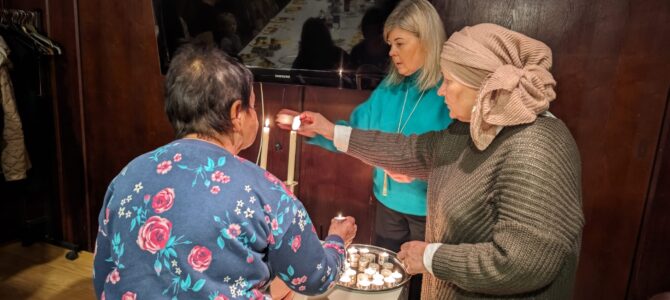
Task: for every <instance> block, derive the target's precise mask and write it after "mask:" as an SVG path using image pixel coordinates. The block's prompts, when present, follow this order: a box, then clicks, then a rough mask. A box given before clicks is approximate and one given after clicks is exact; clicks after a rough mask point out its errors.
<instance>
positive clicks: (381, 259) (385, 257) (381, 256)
mask: <svg viewBox="0 0 670 300" xmlns="http://www.w3.org/2000/svg"><path fill="white" fill-rule="evenodd" d="M388 260H389V254H388V253H386V252H382V253H379V256H378V259H377V261H378V263H379V264H380V265H383V264H384V263H386V262H387V261H388Z"/></svg>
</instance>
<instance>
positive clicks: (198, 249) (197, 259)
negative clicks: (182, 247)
mask: <svg viewBox="0 0 670 300" xmlns="http://www.w3.org/2000/svg"><path fill="white" fill-rule="evenodd" d="M211 263H212V251H209V249H207V247H203V246H195V247H193V249H191V253H190V254H189V255H188V264H189V265H190V266H191V267H192V268H193V270H196V271H198V272H200V273H202V272H205V271H206V270H207V269H208V268H209V264H211Z"/></svg>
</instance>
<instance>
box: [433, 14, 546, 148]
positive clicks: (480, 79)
mask: <svg viewBox="0 0 670 300" xmlns="http://www.w3.org/2000/svg"><path fill="white" fill-rule="evenodd" d="M441 57H442V61H441V62H442V66H443V67H445V68H446V70H447V71H448V72H449V74H450V75H452V76H453V77H454V80H456V81H458V82H459V83H461V84H464V85H466V86H469V87H471V88H474V89H477V90H478V94H477V99H476V101H475V106H474V108H473V112H472V118H471V119H470V135H471V136H472V140H473V141H474V143H475V146H476V147H477V149H479V150H484V149H486V147H488V146H489V144H491V142H492V141H493V139H494V138H495V137H496V135H497V134H498V132H500V129H502V127H504V126H511V125H519V124H527V123H531V122H533V121H535V119H536V118H537V115H538V114H540V113H542V112H544V111H546V110H547V109H549V102H551V101H552V100H554V99H555V98H556V93H555V92H554V87H555V86H556V81H555V80H554V77H553V76H552V75H551V73H550V72H549V70H550V69H551V62H552V60H551V49H549V47H547V45H545V44H544V43H542V42H540V41H538V40H535V39H532V38H529V37H527V36H525V35H523V34H520V33H518V32H514V31H511V30H509V29H506V28H504V27H501V26H498V25H495V24H479V25H475V26H472V27H465V28H463V29H462V30H461V31H458V32H455V33H454V34H452V35H451V37H450V38H449V40H447V41H446V42H445V43H444V46H443V47H442V55H441Z"/></svg>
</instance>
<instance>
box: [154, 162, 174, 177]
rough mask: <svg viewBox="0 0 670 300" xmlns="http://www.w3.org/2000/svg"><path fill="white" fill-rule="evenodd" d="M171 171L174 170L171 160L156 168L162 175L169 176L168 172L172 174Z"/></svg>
mask: <svg viewBox="0 0 670 300" xmlns="http://www.w3.org/2000/svg"><path fill="white" fill-rule="evenodd" d="M170 170H172V162H171V161H169V160H166V161H164V162H162V163H160V164H158V166H156V173H158V174H161V175H164V174H167V172H170Z"/></svg>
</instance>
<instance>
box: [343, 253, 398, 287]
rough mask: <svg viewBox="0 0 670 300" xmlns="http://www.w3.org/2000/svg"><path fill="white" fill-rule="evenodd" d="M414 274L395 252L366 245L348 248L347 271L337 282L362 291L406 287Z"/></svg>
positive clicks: (345, 267) (345, 268) (345, 269)
mask: <svg viewBox="0 0 670 300" xmlns="http://www.w3.org/2000/svg"><path fill="white" fill-rule="evenodd" d="M410 277H411V275H409V274H408V273H407V271H406V270H405V267H404V265H403V264H402V263H401V262H400V260H398V258H397V254H396V253H395V252H393V251H390V250H387V249H384V248H381V247H376V246H371V245H362V244H351V245H350V246H349V247H348V248H347V260H346V262H345V263H344V272H343V273H342V276H340V278H339V279H338V281H337V285H338V286H340V287H342V288H344V289H348V290H354V291H358V292H371V293H374V292H380V291H389V290H394V289H397V288H400V287H403V286H405V284H406V283H407V281H408V280H409V279H410Z"/></svg>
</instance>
